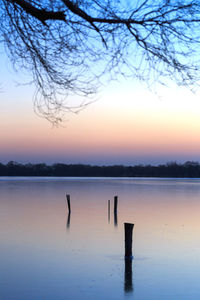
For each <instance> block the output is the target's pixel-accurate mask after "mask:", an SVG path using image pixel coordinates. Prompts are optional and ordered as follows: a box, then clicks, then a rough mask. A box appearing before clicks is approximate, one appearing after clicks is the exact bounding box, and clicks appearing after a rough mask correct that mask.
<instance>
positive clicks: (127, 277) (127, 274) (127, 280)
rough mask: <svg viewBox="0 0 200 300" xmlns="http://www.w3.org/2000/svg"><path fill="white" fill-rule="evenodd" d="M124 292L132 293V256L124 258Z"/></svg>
mask: <svg viewBox="0 0 200 300" xmlns="http://www.w3.org/2000/svg"><path fill="white" fill-rule="evenodd" d="M124 264H125V268H124V292H125V294H128V293H132V292H133V291H134V288H133V275H132V258H125V259H124Z"/></svg>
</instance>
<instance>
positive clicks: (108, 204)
mask: <svg viewBox="0 0 200 300" xmlns="http://www.w3.org/2000/svg"><path fill="white" fill-rule="evenodd" d="M108 223H110V200H108Z"/></svg>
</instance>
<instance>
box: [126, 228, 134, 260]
mask: <svg viewBox="0 0 200 300" xmlns="http://www.w3.org/2000/svg"><path fill="white" fill-rule="evenodd" d="M133 226H134V224H131V223H124V233H125V258H132V257H133V255H132V235H133Z"/></svg>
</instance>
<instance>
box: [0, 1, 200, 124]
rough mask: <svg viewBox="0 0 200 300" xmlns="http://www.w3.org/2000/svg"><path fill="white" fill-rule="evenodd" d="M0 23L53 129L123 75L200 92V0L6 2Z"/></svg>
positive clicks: (40, 111)
mask: <svg viewBox="0 0 200 300" xmlns="http://www.w3.org/2000/svg"><path fill="white" fill-rule="evenodd" d="M0 18H1V27H0V41H1V42H2V43H4V46H5V49H6V51H7V54H8V56H9V58H10V60H11V61H12V63H13V66H14V67H15V68H17V69H20V70H21V69H23V70H27V71H28V72H29V74H30V73H31V74H32V77H33V81H34V82H35V84H36V87H37V91H36V94H35V101H34V102H35V110H36V112H37V113H38V114H41V115H43V116H44V117H45V118H47V119H48V120H50V121H51V122H52V123H57V122H60V120H61V119H62V114H63V113H64V112H65V111H74V112H76V111H78V110H79V109H80V108H81V107H85V105H87V100H86V101H85V100H83V99H87V97H88V96H90V95H92V94H94V93H95V92H96V89H97V88H98V86H99V85H100V84H101V83H102V82H103V83H105V82H106V80H112V79H113V78H116V77H117V76H118V75H123V76H132V77H134V78H137V79H139V80H141V81H143V82H144V84H147V85H148V86H151V84H152V83H154V82H156V83H161V84H167V83H168V82H170V81H173V82H176V83H177V84H178V85H185V86H188V87H189V88H191V89H195V88H198V86H199V78H200V58H199V48H198V47H199V43H200V35H199V32H200V31H199V25H200V3H199V1H197V0H183V1H169V0H161V1H153V0H138V1H124V0H123V1H122V0H119V1H115V0H101V1H100V0H74V1H72V0H43V1H39V0H25V1H23V0H0ZM105 46H106V47H105ZM69 95H70V98H71V97H73V99H74V101H75V103H72V104H71V103H69V102H68V100H67V99H66V97H67V96H69ZM74 95H77V97H79V99H80V102H78V100H77V97H75V96H74ZM68 99H69V98H68ZM89 101H90V100H89Z"/></svg>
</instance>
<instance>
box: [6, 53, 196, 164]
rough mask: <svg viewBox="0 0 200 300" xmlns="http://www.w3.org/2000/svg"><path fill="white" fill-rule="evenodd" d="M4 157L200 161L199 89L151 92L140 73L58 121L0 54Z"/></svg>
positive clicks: (73, 160) (71, 160)
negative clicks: (37, 108) (44, 112)
mask: <svg viewBox="0 0 200 300" xmlns="http://www.w3.org/2000/svg"><path fill="white" fill-rule="evenodd" d="M0 60H1V74H0V162H1V163H7V162H8V161H11V160H13V161H17V162H20V163H28V162H32V163H38V162H45V163H48V164H52V163H56V162H63V163H83V164H93V165H94V164H95V165H112V164H124V165H135V164H154V165H157V164H160V163H166V162H171V161H177V162H185V161H188V160H192V161H200V95H198V94H196V95H194V94H192V93H191V92H190V91H188V90H187V89H183V88H182V89H181V88H177V87H175V86H173V87H171V88H161V87H160V88H158V94H159V96H160V97H159V96H158V95H156V94H155V93H151V92H150V91H149V90H147V89H145V88H144V86H143V85H141V84H139V83H138V82H137V81H136V80H135V79H132V80H125V79H123V80H121V81H116V82H108V83H107V84H106V85H105V86H104V87H102V88H101V91H100V92H99V93H98V94H97V95H96V101H94V102H93V103H91V104H90V105H89V106H87V107H86V108H85V109H84V110H82V111H81V112H80V113H79V114H72V113H68V114H66V115H65V120H64V122H63V124H62V125H61V126H60V127H54V128H52V125H51V124H50V123H49V122H48V121H47V120H45V119H43V118H41V117H39V116H37V115H36V114H35V113H34V110H33V94H34V87H32V86H28V85H19V84H18V83H24V82H27V78H26V77H25V76H24V75H23V74H20V73H15V72H14V71H13V70H12V67H11V65H10V63H9V61H8V60H7V58H6V56H5V55H4V54H3V53H1V54H0Z"/></svg>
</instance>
